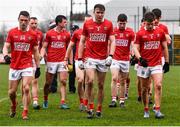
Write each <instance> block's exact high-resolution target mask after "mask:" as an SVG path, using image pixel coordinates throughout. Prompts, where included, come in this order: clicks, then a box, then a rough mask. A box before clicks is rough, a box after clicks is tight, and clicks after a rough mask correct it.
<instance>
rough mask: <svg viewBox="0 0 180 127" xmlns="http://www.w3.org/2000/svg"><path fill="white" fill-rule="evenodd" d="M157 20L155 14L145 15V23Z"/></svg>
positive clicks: (148, 13) (147, 13)
mask: <svg viewBox="0 0 180 127" xmlns="http://www.w3.org/2000/svg"><path fill="white" fill-rule="evenodd" d="M154 19H155V15H154V13H153V12H146V13H145V15H144V21H147V22H153V21H154Z"/></svg>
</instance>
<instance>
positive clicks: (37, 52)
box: [33, 46, 40, 68]
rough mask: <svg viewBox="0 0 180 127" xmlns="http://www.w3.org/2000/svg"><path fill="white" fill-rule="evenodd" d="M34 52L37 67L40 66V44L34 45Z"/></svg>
mask: <svg viewBox="0 0 180 127" xmlns="http://www.w3.org/2000/svg"><path fill="white" fill-rule="evenodd" d="M33 51H34V52H33V54H34V60H35V63H36V66H37V68H39V67H40V55H39V50H38V46H34V50H33Z"/></svg>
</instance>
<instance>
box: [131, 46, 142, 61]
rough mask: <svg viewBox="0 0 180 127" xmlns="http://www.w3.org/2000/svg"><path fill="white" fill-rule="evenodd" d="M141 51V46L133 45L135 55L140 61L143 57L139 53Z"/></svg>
mask: <svg viewBox="0 0 180 127" xmlns="http://www.w3.org/2000/svg"><path fill="white" fill-rule="evenodd" d="M139 49H140V46H139V44H133V50H134V54H135V56H136V57H137V58H138V59H139V58H140V57H141V55H140V53H139Z"/></svg>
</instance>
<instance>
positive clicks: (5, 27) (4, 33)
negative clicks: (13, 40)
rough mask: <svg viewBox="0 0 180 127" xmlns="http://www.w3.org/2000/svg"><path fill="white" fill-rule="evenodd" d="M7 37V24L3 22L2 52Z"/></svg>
mask: <svg viewBox="0 0 180 127" xmlns="http://www.w3.org/2000/svg"><path fill="white" fill-rule="evenodd" d="M6 36H7V25H6V24H5V22H3V23H2V25H1V27H0V52H1V50H2V47H3V45H4V42H5V40H6Z"/></svg>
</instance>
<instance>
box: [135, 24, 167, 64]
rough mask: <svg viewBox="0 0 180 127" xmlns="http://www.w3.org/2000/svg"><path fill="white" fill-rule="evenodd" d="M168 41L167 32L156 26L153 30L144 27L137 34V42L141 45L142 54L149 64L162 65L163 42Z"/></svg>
mask: <svg viewBox="0 0 180 127" xmlns="http://www.w3.org/2000/svg"><path fill="white" fill-rule="evenodd" d="M164 41H166V38H165V33H164V32H163V31H162V30H161V29H159V28H157V27H155V28H154V29H153V30H152V31H147V30H145V29H142V30H140V31H138V33H137V34H136V41H135V44H139V45H140V54H141V57H142V58H145V59H146V60H147V62H148V66H150V67H151V66H156V65H161V64H162V63H161V53H162V42H164Z"/></svg>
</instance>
